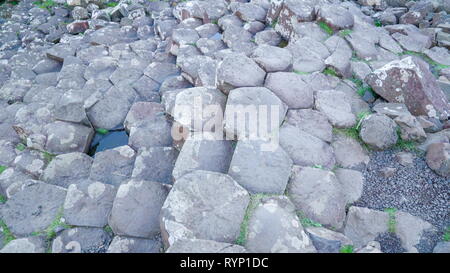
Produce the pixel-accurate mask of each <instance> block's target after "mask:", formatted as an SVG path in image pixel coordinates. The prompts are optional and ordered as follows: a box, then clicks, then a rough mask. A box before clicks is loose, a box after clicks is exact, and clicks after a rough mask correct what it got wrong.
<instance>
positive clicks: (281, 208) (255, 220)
mask: <svg viewBox="0 0 450 273" xmlns="http://www.w3.org/2000/svg"><path fill="white" fill-rule="evenodd" d="M245 248H246V249H247V250H248V251H250V252H256V253H314V252H316V249H315V247H314V245H313V244H312V241H311V240H310V239H309V237H308V235H307V234H306V233H305V231H304V230H303V227H302V225H301V224H300V220H299V219H298V217H297V215H296V213H295V206H294V204H292V202H291V201H289V198H287V197H286V196H279V197H267V198H263V199H262V200H261V203H260V204H259V205H258V206H257V207H256V209H255V211H254V212H253V214H252V216H251V217H250V221H249V223H248V238H247V241H246V244H245Z"/></svg>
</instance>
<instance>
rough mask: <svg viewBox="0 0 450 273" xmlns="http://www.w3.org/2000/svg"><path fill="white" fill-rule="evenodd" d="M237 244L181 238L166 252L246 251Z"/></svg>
mask: <svg viewBox="0 0 450 273" xmlns="http://www.w3.org/2000/svg"><path fill="white" fill-rule="evenodd" d="M246 252H247V250H246V249H245V248H243V247H242V246H239V245H234V244H229V243H221V242H216V241H211V240H201V239H183V240H177V241H176V242H175V243H173V244H172V245H171V246H170V247H169V248H168V249H167V251H166V253H246Z"/></svg>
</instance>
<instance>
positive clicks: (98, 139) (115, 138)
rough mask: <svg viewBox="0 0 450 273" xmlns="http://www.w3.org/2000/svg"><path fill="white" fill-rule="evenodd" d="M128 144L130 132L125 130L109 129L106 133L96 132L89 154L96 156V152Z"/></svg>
mask: <svg viewBox="0 0 450 273" xmlns="http://www.w3.org/2000/svg"><path fill="white" fill-rule="evenodd" d="M127 144H128V134H127V132H125V130H120V131H109V132H108V133H106V134H101V133H96V134H95V136H94V139H93V140H92V142H91V147H90V148H89V152H88V154H89V155H90V156H92V157H93V156H95V154H96V153H98V152H101V151H104V150H109V149H114V148H116V147H120V146H124V145H127Z"/></svg>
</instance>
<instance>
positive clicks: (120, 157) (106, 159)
mask: <svg viewBox="0 0 450 273" xmlns="http://www.w3.org/2000/svg"><path fill="white" fill-rule="evenodd" d="M135 159H136V152H135V151H134V150H133V149H131V147H130V146H128V145H125V146H120V147H117V148H114V149H110V150H106V151H101V152H99V153H96V154H95V158H94V162H93V163H92V167H91V173H90V176H89V178H90V179H91V180H94V181H99V182H103V183H105V184H110V185H114V186H119V185H120V184H121V183H122V182H123V181H125V180H128V179H129V178H130V177H131V173H132V171H133V166H134V160H135Z"/></svg>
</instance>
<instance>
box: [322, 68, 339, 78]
mask: <svg viewBox="0 0 450 273" xmlns="http://www.w3.org/2000/svg"><path fill="white" fill-rule="evenodd" d="M322 73H323V74H325V75H327V76H334V77H338V74H337V72H336V70H335V69H334V68H332V67H327V68H325V69H324V70H323V71H322Z"/></svg>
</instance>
